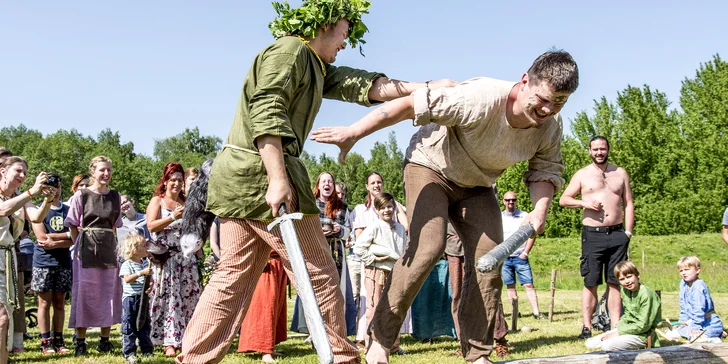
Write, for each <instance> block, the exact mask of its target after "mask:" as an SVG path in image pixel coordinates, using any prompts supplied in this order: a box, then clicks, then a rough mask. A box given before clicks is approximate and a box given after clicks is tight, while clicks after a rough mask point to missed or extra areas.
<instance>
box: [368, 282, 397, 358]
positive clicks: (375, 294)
mask: <svg viewBox="0 0 728 364" xmlns="http://www.w3.org/2000/svg"><path fill="white" fill-rule="evenodd" d="M388 277H389V272H388V271H386V270H381V269H377V268H371V267H365V268H364V288H365V289H366V291H367V312H366V318H367V327H368V326H369V325H371V323H372V318H373V317H374V309H375V308H376V307H377V303H379V300H380V299H381V298H382V290H383V289H384V285H385V284H386V283H387V278H388ZM364 342H365V343H366V344H367V345H369V335H367V336H366V337H365V338H364ZM390 350H392V351H397V350H399V335H397V340H395V341H394V345H392V347H391V348H390Z"/></svg>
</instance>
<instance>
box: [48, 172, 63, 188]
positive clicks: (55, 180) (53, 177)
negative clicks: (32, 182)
mask: <svg viewBox="0 0 728 364" xmlns="http://www.w3.org/2000/svg"><path fill="white" fill-rule="evenodd" d="M45 184H46V185H48V186H51V187H55V188H58V186H60V184H61V177H60V176H59V175H57V174H50V175H48V181H46V183H45Z"/></svg>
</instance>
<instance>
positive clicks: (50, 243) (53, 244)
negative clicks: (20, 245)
mask: <svg viewBox="0 0 728 364" xmlns="http://www.w3.org/2000/svg"><path fill="white" fill-rule="evenodd" d="M59 244H60V242H58V241H54V240H52V239H51V238H48V239H47V240H45V241H43V240H38V246H40V247H41V248H43V249H45V250H51V249H56V248H57V247H58V245H59Z"/></svg>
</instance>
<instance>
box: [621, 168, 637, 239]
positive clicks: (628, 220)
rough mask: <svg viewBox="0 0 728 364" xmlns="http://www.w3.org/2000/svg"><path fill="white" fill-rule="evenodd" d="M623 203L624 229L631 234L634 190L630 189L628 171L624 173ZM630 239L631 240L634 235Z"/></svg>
mask: <svg viewBox="0 0 728 364" xmlns="http://www.w3.org/2000/svg"><path fill="white" fill-rule="evenodd" d="M623 171H624V170H623ZM622 201H623V202H624V229H625V230H627V231H629V232H630V233H631V232H632V229H634V201H633V200H632V188H630V187H629V174H627V171H624V188H623V192H622ZM629 237H630V238H631V237H632V235H630V236H629Z"/></svg>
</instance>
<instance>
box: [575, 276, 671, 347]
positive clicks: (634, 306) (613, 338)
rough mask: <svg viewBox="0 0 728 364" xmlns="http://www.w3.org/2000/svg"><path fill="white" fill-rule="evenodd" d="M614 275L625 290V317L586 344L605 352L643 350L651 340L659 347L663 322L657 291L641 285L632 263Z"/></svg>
mask: <svg viewBox="0 0 728 364" xmlns="http://www.w3.org/2000/svg"><path fill="white" fill-rule="evenodd" d="M614 275H615V276H616V277H617V279H619V284H620V285H621V286H622V306H623V307H624V313H623V314H622V316H621V317H620V318H619V322H618V323H617V328H616V329H613V330H610V331H607V332H605V333H603V334H601V335H599V336H595V337H592V338H590V339H587V340H586V347H587V348H589V349H602V350H604V351H617V350H633V349H642V348H645V347H646V346H647V341H648V337H649V338H651V340H652V347H659V346H660V342H659V341H658V339H657V335H656V333H655V328H656V327H657V326H658V325H659V324H660V322H661V321H662V305H661V303H660V298H659V297H657V294H656V293H655V291H653V290H652V289H651V288H649V287H647V286H645V285H644V284H641V283H640V272H639V271H638V270H637V267H635V266H634V264H632V262H628V261H624V262H620V263H617V265H616V266H615V267H614Z"/></svg>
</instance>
